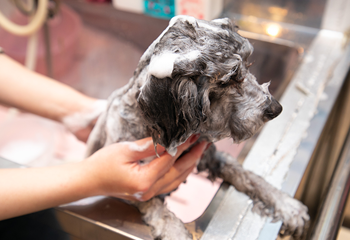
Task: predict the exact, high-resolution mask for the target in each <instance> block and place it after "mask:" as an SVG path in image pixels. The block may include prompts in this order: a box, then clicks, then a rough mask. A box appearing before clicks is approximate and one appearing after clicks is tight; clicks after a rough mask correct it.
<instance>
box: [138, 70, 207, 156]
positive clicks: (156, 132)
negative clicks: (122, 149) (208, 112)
mask: <svg viewBox="0 0 350 240" xmlns="http://www.w3.org/2000/svg"><path fill="white" fill-rule="evenodd" d="M137 101H138V104H139V107H140V108H141V111H142V113H143V116H144V119H145V121H146V123H145V124H146V125H147V127H148V129H149V130H150V133H151V136H152V138H153V141H154V143H155V144H158V143H159V144H161V145H162V146H164V147H165V148H166V149H167V151H168V152H169V154H172V153H173V154H175V153H176V147H177V146H178V145H180V144H181V143H183V142H185V141H186V139H187V138H188V137H190V136H191V135H192V134H193V133H194V132H195V130H196V129H197V128H198V126H199V124H200V118H201V109H200V106H201V104H200V103H199V102H198V91H197V86H196V84H195V83H194V81H193V80H192V79H190V78H187V77H181V78H178V79H172V78H169V77H166V78H162V79H160V78H156V77H154V76H152V75H151V76H150V78H149V79H148V81H147V83H146V84H145V85H144V86H143V87H142V89H141V92H140V94H139V96H138V99H137ZM174 151H175V152H174Z"/></svg>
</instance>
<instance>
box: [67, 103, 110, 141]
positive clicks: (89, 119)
mask: <svg viewBox="0 0 350 240" xmlns="http://www.w3.org/2000/svg"><path fill="white" fill-rule="evenodd" d="M83 106H84V107H83V108H82V109H79V111H76V112H74V113H70V114H69V115H66V116H64V117H63V118H62V119H61V122H62V123H63V125H64V126H65V127H66V128H67V129H68V130H69V131H70V132H72V133H73V134H74V135H75V136H76V138H77V139H79V140H80V141H82V142H86V141H87V139H88V138H89V135H90V133H91V131H92V129H93V128H94V126H95V124H96V122H97V119H98V117H99V116H100V115H101V113H102V112H103V111H105V110H106V107H107V101H106V100H101V99H99V100H97V99H88V100H86V101H85V104H84V105H83Z"/></svg>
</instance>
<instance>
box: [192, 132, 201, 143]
mask: <svg viewBox="0 0 350 240" xmlns="http://www.w3.org/2000/svg"><path fill="white" fill-rule="evenodd" d="M199 136H200V134H199V133H197V134H195V135H193V136H192V137H191V139H190V144H192V143H195V142H196V141H197V140H198V138H199Z"/></svg>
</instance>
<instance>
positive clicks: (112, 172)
mask: <svg viewBox="0 0 350 240" xmlns="http://www.w3.org/2000/svg"><path fill="white" fill-rule="evenodd" d="M198 137H199V136H198V135H193V136H192V137H190V138H189V139H188V140H187V141H186V142H185V143H184V144H182V145H181V146H179V147H178V149H177V153H176V155H175V156H174V157H172V156H171V155H169V154H168V153H167V152H165V149H164V147H162V146H159V145H158V146H157V153H158V154H159V155H160V157H156V156H155V155H156V154H155V150H154V146H153V141H152V138H145V139H142V140H138V141H135V142H121V143H116V144H112V145H109V146H107V147H105V148H102V149H100V150H99V151H97V152H96V153H95V154H93V155H92V156H90V157H89V158H88V159H87V161H88V162H89V164H91V165H90V167H91V168H90V169H91V172H92V174H93V176H94V177H95V179H96V181H97V182H96V183H97V188H98V193H97V194H99V195H109V196H114V197H118V198H123V199H128V200H138V201H147V200H149V199H150V198H152V197H154V196H156V195H159V194H163V193H168V192H170V191H172V190H174V189H175V188H177V187H178V186H179V185H180V184H181V183H182V182H183V181H184V180H185V179H186V178H187V176H188V175H189V174H190V173H191V171H192V170H193V168H194V167H195V166H196V165H197V162H198V161H199V159H200V158H201V156H202V153H203V151H204V150H205V149H206V146H207V144H208V143H207V142H204V141H203V142H200V143H199V144H197V145H196V146H194V147H192V149H191V150H190V151H189V152H188V153H186V154H185V155H183V156H182V157H181V158H179V156H180V155H181V154H182V152H183V151H184V150H186V149H187V148H189V147H190V146H191V144H193V143H194V142H195V141H197V140H198ZM150 157H155V159H154V160H152V161H151V162H150V163H148V164H141V163H140V160H141V159H147V158H150ZM178 158H179V159H178ZM177 159H178V160H177Z"/></svg>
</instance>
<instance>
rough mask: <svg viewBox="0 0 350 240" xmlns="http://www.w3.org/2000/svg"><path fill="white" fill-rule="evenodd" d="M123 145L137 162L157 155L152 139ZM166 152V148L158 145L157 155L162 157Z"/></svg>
mask: <svg viewBox="0 0 350 240" xmlns="http://www.w3.org/2000/svg"><path fill="white" fill-rule="evenodd" d="M123 144H125V145H126V147H127V148H128V150H130V154H131V156H132V157H133V158H135V159H137V160H140V159H143V158H146V157H151V156H155V155H156V152H155V151H154V144H153V140H152V138H151V137H148V138H144V139H141V140H137V141H135V142H124V143H123ZM164 151H165V148H164V147H163V146H161V145H159V144H157V153H158V154H159V155H161V154H162V153H164Z"/></svg>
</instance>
